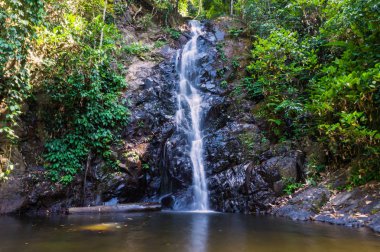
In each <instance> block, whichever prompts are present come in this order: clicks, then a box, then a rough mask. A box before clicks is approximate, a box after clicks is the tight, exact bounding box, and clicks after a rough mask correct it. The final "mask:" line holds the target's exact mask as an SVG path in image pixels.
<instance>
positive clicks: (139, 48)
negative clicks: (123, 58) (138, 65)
mask: <svg viewBox="0 0 380 252" xmlns="http://www.w3.org/2000/svg"><path fill="white" fill-rule="evenodd" d="M122 50H123V51H124V52H126V53H127V54H130V55H136V56H142V55H143V54H144V53H146V52H148V51H149V47H148V46H146V45H143V44H142V43H141V42H134V43H131V44H128V45H125V46H123V48H122Z"/></svg>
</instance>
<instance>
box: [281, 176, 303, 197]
mask: <svg viewBox="0 0 380 252" xmlns="http://www.w3.org/2000/svg"><path fill="white" fill-rule="evenodd" d="M282 181H283V182H284V190H283V191H284V193H286V194H288V195H291V194H293V193H294V192H295V191H297V190H298V189H299V188H301V187H302V186H303V184H302V183H297V182H296V181H295V180H294V179H293V178H285V179H283V180H282Z"/></svg>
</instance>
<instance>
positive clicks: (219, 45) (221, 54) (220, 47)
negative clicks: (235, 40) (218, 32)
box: [216, 42, 227, 62]
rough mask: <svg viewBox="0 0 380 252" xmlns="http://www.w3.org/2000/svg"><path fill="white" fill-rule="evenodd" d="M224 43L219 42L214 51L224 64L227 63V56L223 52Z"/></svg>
mask: <svg viewBox="0 0 380 252" xmlns="http://www.w3.org/2000/svg"><path fill="white" fill-rule="evenodd" d="M224 45H225V44H224V42H219V43H217V44H216V50H217V52H218V54H219V56H220V58H221V59H222V61H224V62H226V61H227V56H226V53H225V51H224Z"/></svg>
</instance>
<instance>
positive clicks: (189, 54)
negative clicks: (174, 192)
mask: <svg viewBox="0 0 380 252" xmlns="http://www.w3.org/2000/svg"><path fill="white" fill-rule="evenodd" d="M189 24H190V28H191V39H190V40H189V41H188V42H187V43H186V45H185V46H184V48H183V49H182V50H179V51H178V53H177V58H176V68H177V71H178V74H179V90H178V94H177V101H178V111H177V113H176V123H177V127H178V128H181V129H183V130H184V131H185V132H186V134H187V136H188V138H189V141H190V143H191V148H190V153H189V155H190V159H191V163H192V168H193V188H194V206H193V208H194V210H200V211H206V210H208V191H207V184H206V176H205V169H204V161H203V140H202V130H201V115H202V102H203V101H202V97H201V96H200V94H199V92H198V90H197V89H196V86H197V85H198V84H199V72H198V69H197V66H196V64H195V63H196V56H197V54H198V47H197V40H198V38H199V36H200V35H202V33H203V32H202V26H201V24H200V22H198V21H190V23H189ZM187 113H189V115H187Z"/></svg>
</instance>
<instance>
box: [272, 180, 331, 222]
mask: <svg viewBox="0 0 380 252" xmlns="http://www.w3.org/2000/svg"><path fill="white" fill-rule="evenodd" d="M330 195H331V193H330V191H329V190H328V189H327V188H325V187H322V186H321V187H311V188H307V189H305V190H303V191H301V192H298V193H297V194H295V195H294V196H293V197H292V198H291V199H289V201H288V202H287V203H286V204H285V205H283V206H280V207H278V208H275V209H273V210H272V212H273V213H274V214H275V215H277V216H284V217H288V218H290V219H292V220H310V219H312V218H313V217H314V216H315V215H316V214H317V213H319V212H320V211H321V209H322V207H323V206H324V204H325V203H326V202H327V201H328V199H329V198H330Z"/></svg>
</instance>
